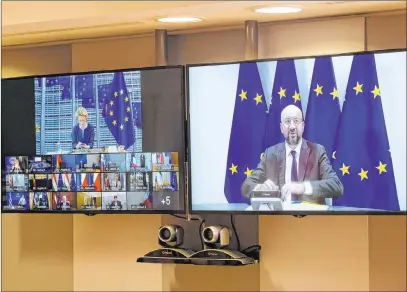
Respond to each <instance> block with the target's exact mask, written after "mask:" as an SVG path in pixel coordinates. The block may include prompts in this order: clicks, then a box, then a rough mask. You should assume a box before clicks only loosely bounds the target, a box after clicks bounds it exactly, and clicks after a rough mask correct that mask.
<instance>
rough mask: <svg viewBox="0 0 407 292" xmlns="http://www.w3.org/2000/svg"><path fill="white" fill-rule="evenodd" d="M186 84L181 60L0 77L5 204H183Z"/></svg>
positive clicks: (78, 207)
mask: <svg viewBox="0 0 407 292" xmlns="http://www.w3.org/2000/svg"><path fill="white" fill-rule="evenodd" d="M182 84H183V78H182V68H181V67H168V68H148V69H140V70H124V71H108V72H97V73H91V74H75V75H61V76H38V77H30V78H17V79H5V80H2V96H4V98H3V99H2V164H3V167H2V169H3V175H2V179H3V183H2V186H3V187H2V210H3V211H6V212H19V211H23V212H36V211H46V212H49V211H64V212H70V211H74V212H85V211H92V212H120V211H124V212H135V213H136V212H141V213H150V212H151V213H172V212H180V211H183V210H184V209H185V203H184V179H183V177H184V168H183V165H184V129H183V127H184V115H183V112H184V111H183V86H182ZM12 120H14V121H15V122H12V123H6V121H12Z"/></svg>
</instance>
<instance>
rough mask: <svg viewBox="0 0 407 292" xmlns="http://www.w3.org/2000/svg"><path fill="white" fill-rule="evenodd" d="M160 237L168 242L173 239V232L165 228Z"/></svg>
mask: <svg viewBox="0 0 407 292" xmlns="http://www.w3.org/2000/svg"><path fill="white" fill-rule="evenodd" d="M160 237H161V239H162V240H168V239H170V237H171V231H170V230H169V229H168V228H163V229H161V231H160Z"/></svg>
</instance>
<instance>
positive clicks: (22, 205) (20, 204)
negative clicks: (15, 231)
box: [3, 192, 30, 211]
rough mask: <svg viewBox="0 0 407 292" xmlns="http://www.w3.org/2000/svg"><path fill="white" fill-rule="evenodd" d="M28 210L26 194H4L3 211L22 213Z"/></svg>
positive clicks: (28, 204)
mask: <svg viewBox="0 0 407 292" xmlns="http://www.w3.org/2000/svg"><path fill="white" fill-rule="evenodd" d="M29 209H30V203H29V196H28V192H21V193H6V201H5V203H4V204H3V210H17V211H24V210H29Z"/></svg>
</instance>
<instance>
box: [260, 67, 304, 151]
mask: <svg viewBox="0 0 407 292" xmlns="http://www.w3.org/2000/svg"><path fill="white" fill-rule="evenodd" d="M290 104H293V105H296V106H297V107H298V108H299V109H300V110H301V111H302V106H301V97H300V90H299V89H298V81H297V73H296V71H295V64H294V60H282V61H277V67H276V74H275V77H274V83H273V90H272V93H271V102H270V108H269V113H268V118H267V125H266V137H265V146H266V148H268V147H270V146H273V145H275V144H278V143H280V142H284V136H283V134H282V133H281V129H280V122H281V111H282V110H283V109H284V108H285V107H286V106H288V105H290Z"/></svg>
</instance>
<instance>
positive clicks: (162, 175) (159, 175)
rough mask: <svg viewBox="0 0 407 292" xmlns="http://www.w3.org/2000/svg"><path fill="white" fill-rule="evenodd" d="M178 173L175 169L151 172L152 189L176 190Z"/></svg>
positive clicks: (157, 190)
mask: <svg viewBox="0 0 407 292" xmlns="http://www.w3.org/2000/svg"><path fill="white" fill-rule="evenodd" d="M178 185H179V173H178V172H175V171H171V172H169V171H167V172H164V171H160V172H153V191H155V192H161V191H178Z"/></svg>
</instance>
